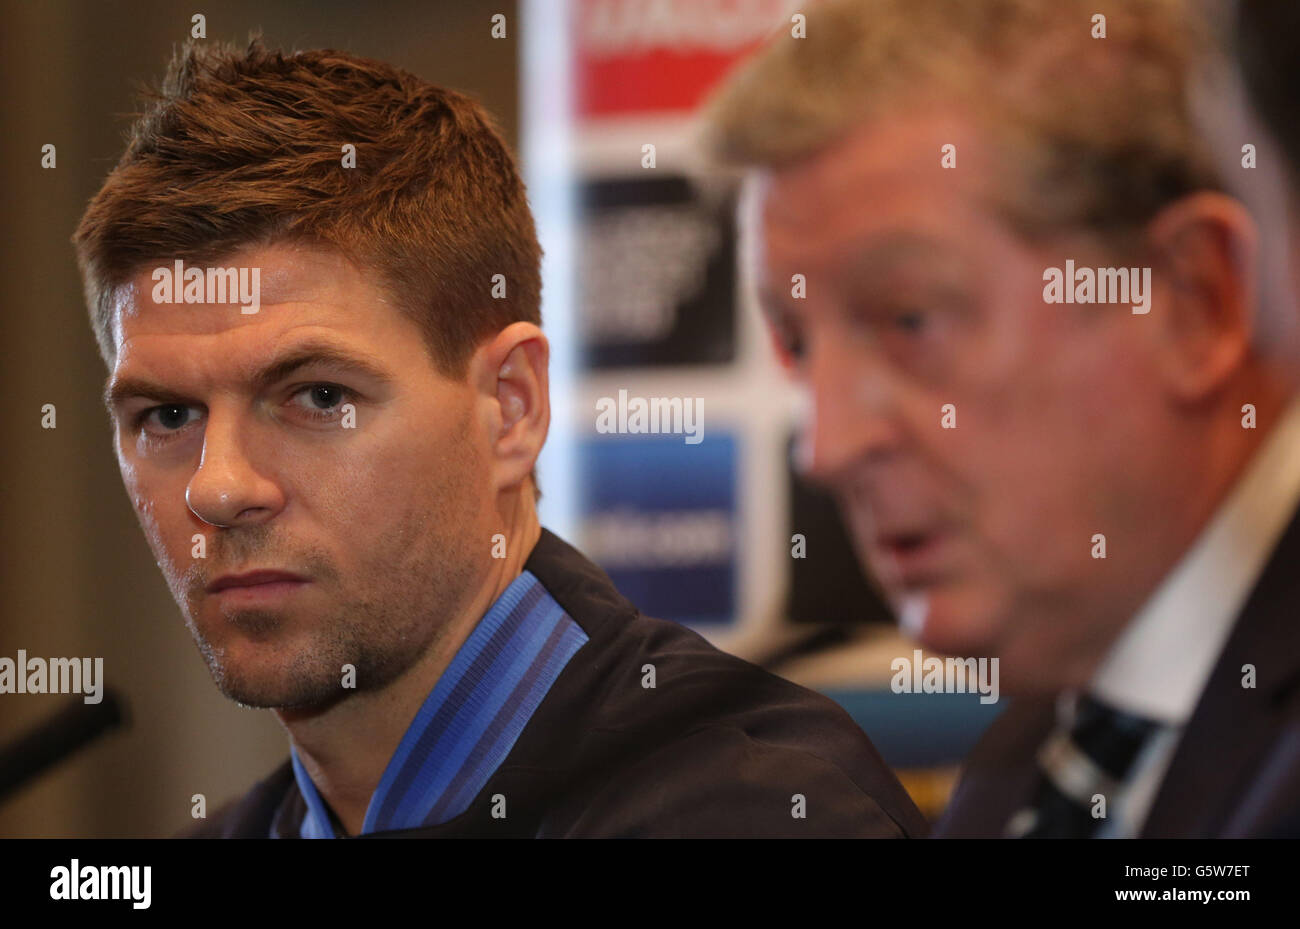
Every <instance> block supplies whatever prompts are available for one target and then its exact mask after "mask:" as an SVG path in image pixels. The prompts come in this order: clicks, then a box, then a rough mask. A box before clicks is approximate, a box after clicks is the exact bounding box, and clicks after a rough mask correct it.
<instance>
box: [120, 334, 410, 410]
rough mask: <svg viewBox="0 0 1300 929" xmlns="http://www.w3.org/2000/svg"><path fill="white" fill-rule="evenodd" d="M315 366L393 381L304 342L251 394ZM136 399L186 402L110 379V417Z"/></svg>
mask: <svg viewBox="0 0 1300 929" xmlns="http://www.w3.org/2000/svg"><path fill="white" fill-rule="evenodd" d="M314 366H321V367H328V368H333V369H335V370H337V371H340V372H344V373H350V374H355V375H359V376H361V377H365V378H369V379H370V380H372V381H376V382H378V383H380V384H391V383H392V380H393V378H392V376H391V375H390V374H389V373H388V372H387V371H386V370H385V369H384V367H383V366H382V365H381V364H380V363H379V362H378V361H375V360H374V359H371V358H367V357H365V356H362V355H357V354H354V353H352V352H351V351H346V350H344V349H341V348H339V347H338V346H337V345H333V344H331V343H329V342H303V343H301V344H299V345H296V346H294V347H293V348H291V349H289V350H288V351H286V352H284V353H283V354H281V355H280V356H278V357H277V358H274V359H272V360H271V361H270V362H269V363H268V364H266V365H265V366H264V367H262V368H261V369H260V370H259V371H258V372H257V373H256V374H254V375H253V377H252V380H251V384H252V387H253V391H254V392H255V393H258V392H261V391H263V390H265V389H266V388H268V387H271V386H273V385H275V384H277V383H279V382H280V381H282V380H284V379H285V378H287V377H289V376H290V375H291V374H293V373H295V372H296V371H299V370H301V369H303V368H307V367H314ZM136 398H145V399H149V400H157V401H159V402H166V401H181V400H186V399H187V398H185V397H183V396H181V395H180V394H179V393H178V392H177V391H176V390H174V389H172V388H170V387H167V386H165V385H163V384H159V383H158V382H156V381H151V380H149V379H148V378H140V377H124V378H121V379H119V380H114V379H112V378H110V379H109V382H108V384H106V385H105V387H104V406H105V407H107V408H108V411H109V412H110V413H112V412H113V411H114V410H115V409H116V407H117V406H119V405H120V404H122V403H123V402H125V401H127V400H131V399H136Z"/></svg>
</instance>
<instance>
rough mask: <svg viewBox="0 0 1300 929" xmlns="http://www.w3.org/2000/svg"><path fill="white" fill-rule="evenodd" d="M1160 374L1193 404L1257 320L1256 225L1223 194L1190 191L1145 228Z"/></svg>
mask: <svg viewBox="0 0 1300 929" xmlns="http://www.w3.org/2000/svg"><path fill="white" fill-rule="evenodd" d="M1145 239H1146V243H1145V244H1146V246H1147V248H1148V249H1149V251H1148V254H1149V255H1150V256H1151V257H1150V260H1151V261H1152V264H1153V269H1152V270H1153V275H1152V276H1153V279H1154V281H1155V286H1154V287H1153V290H1155V294H1153V295H1149V297H1150V298H1151V300H1152V302H1151V305H1150V314H1151V315H1150V316H1149V317H1147V322H1149V323H1150V324H1151V325H1152V326H1153V327H1154V329H1153V331H1152V335H1153V336H1154V338H1155V339H1156V340H1157V357H1158V359H1159V364H1160V372H1161V375H1162V377H1163V380H1164V381H1165V383H1166V384H1167V385H1168V386H1169V388H1170V390H1171V391H1172V394H1173V396H1174V397H1175V398H1177V399H1179V400H1182V401H1184V402H1198V401H1200V400H1203V399H1205V398H1206V397H1208V396H1210V395H1212V394H1213V393H1214V392H1215V391H1216V390H1218V389H1220V388H1221V387H1222V386H1223V385H1224V383H1225V382H1226V381H1227V380H1229V379H1230V378H1231V377H1232V375H1233V374H1234V373H1236V372H1237V371H1238V370H1239V369H1240V367H1241V365H1242V364H1243V362H1244V361H1245V360H1246V359H1247V358H1248V356H1249V355H1250V353H1251V351H1252V345H1251V343H1252V341H1253V339H1254V338H1255V327H1256V326H1257V325H1258V320H1257V318H1256V313H1257V311H1258V307H1257V303H1256V301H1257V298H1258V281H1257V268H1256V264H1257V255H1258V248H1259V241H1258V233H1257V230H1256V226H1255V222H1254V220H1253V219H1252V218H1251V216H1250V214H1249V213H1248V212H1247V210H1246V208H1245V207H1244V206H1242V204H1241V203H1240V202H1238V201H1237V200H1234V199H1233V198H1232V197H1229V196H1227V195H1224V194H1219V193H1213V192H1204V193H1196V194H1193V195H1191V196H1188V197H1183V198H1182V199H1180V200H1178V201H1176V202H1174V203H1172V204H1170V205H1169V206H1167V207H1165V208H1164V209H1163V210H1161V211H1160V213H1159V214H1158V215H1157V216H1156V218H1155V219H1153V220H1152V221H1151V223H1150V224H1149V225H1148V226H1147V230H1146V237H1145Z"/></svg>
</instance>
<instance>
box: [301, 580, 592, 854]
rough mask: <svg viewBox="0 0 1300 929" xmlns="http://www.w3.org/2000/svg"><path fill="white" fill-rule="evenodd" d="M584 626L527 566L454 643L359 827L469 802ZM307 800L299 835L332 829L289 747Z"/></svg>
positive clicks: (393, 825) (438, 814)
mask: <svg viewBox="0 0 1300 929" xmlns="http://www.w3.org/2000/svg"><path fill="white" fill-rule="evenodd" d="M586 641H587V634H586V633H585V632H583V631H582V628H581V627H580V626H579V625H578V624H577V623H576V622H574V621H573V619H571V618H570V617H569V616H568V614H566V613H565V612H564V610H563V609H562V608H561V607H560V605H559V604H558V603H556V602H555V600H554V599H552V597H551V595H550V594H549V593H547V592H546V588H544V587H543V586H542V583H541V581H539V580H538V579H537V578H536V577H535V576H534V575H533V574H532V573H531V572H528V571H525V572H523V573H522V574H521V575H519V577H517V578H515V580H514V581H513V582H512V583H511V584H510V586H509V587H507V588H506V589H505V591H504V592H503V593H502V594H501V596H500V597H499V598H498V599H497V601H496V603H494V604H492V607H491V608H490V609H489V610H488V611H487V613H486V614H484V616H483V619H482V620H480V621H479V624H478V625H477V626H476V627H475V628H474V631H473V632H471V633H470V636H469V638H468V639H466V640H465V644H464V645H462V646H461V647H460V650H459V651H458V652H456V656H455V657H454V658H453V659H452V661H451V664H450V665H449V666H448V667H447V670H446V671H445V672H443V675H442V677H440V678H439V679H438V683H437V684H436V685H435V686H434V688H433V690H432V691H431V692H430V693H429V696H428V697H427V698H426V699H425V701H424V704H423V705H422V706H421V707H420V711H419V712H418V713H416V714H415V719H414V720H413V721H412V722H411V725H410V727H409V728H407V730H406V734H405V735H404V736H403V737H402V741H401V743H400V744H399V745H398V746H397V751H396V752H394V753H393V757H392V758H391V759H389V762H388V767H387V768H385V769H384V775H383V777H381V778H380V779H379V786H378V787H377V788H375V792H374V794H373V795H372V796H371V798H370V806H369V807H368V808H367V809H366V818H365V821H364V823H363V824H362V827H361V831H362V833H368V832H384V831H388V830H393V829H414V828H417V827H420V826H433V825H437V824H439V823H444V822H447V821H448V820H450V819H453V818H455V817H456V816H459V815H460V814H461V813H463V812H465V810H466V809H468V808H469V805H470V803H471V801H473V799H474V797H475V796H476V795H477V794H478V792H479V791H480V790H482V789H483V785H485V784H486V783H487V782H488V779H489V778H490V777H491V776H492V774H493V773H494V772H495V771H496V769H497V768H498V767H500V765H501V762H502V761H504V760H505V757H506V755H508V754H509V753H510V749H511V748H512V747H513V746H514V744H515V741H516V740H517V739H518V738H519V735H520V733H522V732H523V731H524V726H526V725H527V724H528V720H529V719H530V718H532V715H533V713H534V712H535V711H536V709H537V707H538V705H539V704H541V702H542V699H543V698H544V697H545V696H546V694H547V692H548V691H549V690H550V689H551V685H552V684H554V683H555V679H556V678H558V677H559V676H560V672H561V671H563V670H564V667H565V665H567V664H568V663H569V659H570V658H572V657H573V655H574V653H575V652H576V651H577V650H578V649H580V648H581V647H582V646H583V645H584V644H585V643H586ZM290 755H291V757H292V760H293V774H294V778H295V780H297V782H298V789H299V791H301V793H302V796H303V799H304V800H305V801H306V804H307V815H306V816H304V817H303V821H302V826H301V827H300V829H299V835H300V836H301V837H302V838H304V839H319V838H335V833H334V828H333V825H332V823H331V820H330V816H329V811H328V809H327V808H326V806H325V803H324V801H323V800H321V797H320V794H319V793H318V792H317V790H316V785H315V784H313V783H312V780H311V777H310V776H309V775H308V774H307V771H306V770H305V769H304V768H303V766H302V762H300V761H299V760H298V753H297V751H295V750H293V749H292V748H291V749H290Z"/></svg>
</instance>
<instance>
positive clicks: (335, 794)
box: [274, 482, 541, 836]
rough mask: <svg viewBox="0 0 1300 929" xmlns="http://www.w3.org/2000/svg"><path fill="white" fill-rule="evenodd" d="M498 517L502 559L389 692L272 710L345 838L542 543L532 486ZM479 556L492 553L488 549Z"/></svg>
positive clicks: (512, 495) (492, 560) (505, 498)
mask: <svg viewBox="0 0 1300 929" xmlns="http://www.w3.org/2000/svg"><path fill="white" fill-rule="evenodd" d="M496 515H497V517H498V520H497V525H495V526H494V527H492V528H490V529H489V531H488V534H487V535H488V538H489V539H490V538H491V537H492V536H494V535H495V534H496V533H501V535H503V536H504V537H505V542H504V547H505V557H504V558H499V557H489V558H488V559H487V560H486V563H485V564H484V565H483V566H482V572H483V575H484V576H483V579H482V581H481V583H480V584H479V586H478V587H477V588H476V589H475V592H474V593H473V595H472V596H471V597H470V598H469V600H468V602H466V603H464V604H463V605H462V606H461V607H460V608H459V609H457V610H455V611H454V613H453V615H452V616H450V617H449V618H448V619H447V621H446V623H445V628H444V629H443V630H442V632H441V634H439V635H437V636H436V637H435V638H434V640H433V643H432V644H431V645H430V647H429V648H428V650H427V651H426V652H425V653H424V654H423V655H422V656H421V657H420V658H419V659H418V660H417V661H416V663H415V664H414V665H413V666H412V667H411V668H410V669H408V670H407V671H406V672H405V673H403V674H401V675H400V676H399V677H398V678H397V679H396V680H394V681H392V682H391V683H390V684H388V685H387V686H386V687H383V688H381V689H379V690H373V691H362V690H358V691H356V692H354V693H352V694H350V695H349V696H348V697H346V698H345V699H343V700H340V701H338V702H337V703H334V704H332V705H330V706H328V707H326V708H324V709H320V708H312V709H278V710H275V711H274V712H275V714H276V717H277V718H278V719H279V720H280V723H281V725H283V726H284V728H285V730H286V731H287V732H288V733H289V740H290V742H291V743H292V744H293V747H294V748H295V750H296V751H297V753H298V758H299V760H300V761H301V762H302V765H303V767H304V768H305V769H306V771H307V773H308V774H309V775H310V776H311V779H312V783H313V784H314V785H315V786H316V790H317V791H318V792H319V793H320V795H321V799H322V800H324V801H325V803H326V804H327V805H328V806H329V808H330V809H331V810H332V811H333V812H334V815H335V816H337V817H338V819H339V822H340V823H341V824H342V826H343V829H344V831H345V832H346V833H347V834H348V835H350V836H351V835H359V834H360V832H361V828H362V825H363V824H364V822H365V816H366V810H367V809H368V808H369V806H370V798H371V797H372V796H373V795H374V792H375V789H376V788H377V787H378V786H379V781H380V778H382V777H383V774H384V770H385V768H387V766H388V762H389V760H390V759H391V758H392V757H393V754H394V753H395V752H396V751H397V746H398V745H399V744H400V743H401V740H402V737H403V736H404V735H405V734H406V730H407V729H408V728H409V727H410V725H411V721H412V720H413V719H414V718H415V714H416V713H417V712H418V711H419V709H420V707H421V706H422V705H423V703H424V701H425V700H426V699H427V698H428V696H429V693H430V692H431V691H432V690H433V688H434V686H435V685H436V684H437V683H438V679H439V678H440V677H442V675H443V673H444V672H445V671H446V670H447V667H448V665H450V664H451V661H452V659H453V658H454V657H455V655H456V652H457V651H459V650H460V647H461V646H462V645H464V644H465V640H466V639H468V638H469V635H470V633H471V632H473V630H474V627H475V626H477V625H478V622H479V620H480V619H482V618H483V615H484V614H485V613H486V612H487V611H488V609H490V608H491V606H492V604H493V603H495V602H496V600H497V599H498V598H499V597H500V596H501V594H502V593H503V592H504V591H505V589H506V588H507V587H508V586H510V584H511V582H512V581H514V580H515V578H517V577H519V575H520V574H521V573H522V572H523V568H524V563H525V562H526V561H527V560H528V556H529V554H530V553H531V552H532V550H533V547H534V546H535V545H536V544H537V540H538V539H539V538H540V537H541V524H540V523H539V522H538V520H537V511H536V507H535V506H534V503H533V491H532V487H531V482H525V484H524V486H523V487H522V489H517V490H515V491H511V492H509V493H508V494H503V495H502V498H501V499H500V500H499V501H498V507H497V514H496ZM498 541H499V540H498ZM484 550H485V552H488V551H492V550H493V546H492V543H491V542H486V543H485V548H484ZM495 551H498V552H499V551H500V546H496V547H495Z"/></svg>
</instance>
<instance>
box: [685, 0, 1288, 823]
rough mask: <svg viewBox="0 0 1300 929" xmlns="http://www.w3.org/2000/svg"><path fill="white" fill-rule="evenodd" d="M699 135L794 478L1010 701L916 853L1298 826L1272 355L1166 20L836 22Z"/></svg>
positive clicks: (1177, 12)
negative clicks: (803, 414)
mask: <svg viewBox="0 0 1300 929" xmlns="http://www.w3.org/2000/svg"><path fill="white" fill-rule="evenodd" d="M806 34H807V38H806V39H797V38H788V37H778V38H777V39H776V40H775V41H774V42H773V43H772V45H771V46H770V47H769V48H768V49H767V50H766V51H765V52H764V53H762V54H761V55H760V56H759V57H757V58H756V59H755V60H754V61H753V62H752V63H750V64H749V65H748V66H747V67H745V68H744V69H742V70H741V71H740V72H739V73H738V74H737V75H736V76H735V77H734V78H733V79H732V80H731V81H730V82H729V84H728V86H727V87H726V88H725V89H724V91H723V92H722V93H721V95H720V96H719V98H718V99H717V100H716V101H714V103H713V105H712V107H711V111H710V113H709V114H708V116H709V118H708V121H707V125H708V126H709V130H708V134H707V142H708V145H709V147H710V149H711V150H712V152H713V153H714V154H715V155H716V156H717V157H719V158H720V159H722V160H724V161H727V162H730V163H731V164H736V165H740V166H743V167H745V168H748V169H749V175H748V179H747V184H746V188H747V189H746V195H747V205H748V209H749V211H750V224H749V228H750V232H751V233H752V240H751V246H752V248H753V264H754V266H755V267H756V269H757V273H758V281H757V283H758V285H759V288H760V294H761V299H762V302H763V306H764V308H765V311H766V314H767V316H768V318H769V320H770V322H771V328H772V331H773V334H774V336H775V340H776V342H777V343H778V345H779V349H780V354H781V356H782V358H783V360H784V362H785V363H786V364H787V365H788V367H789V369H790V370H791V372H792V373H793V374H794V376H795V377H796V378H797V379H798V380H799V381H800V382H801V383H802V384H803V385H805V386H806V388H807V389H808V391H809V392H810V394H811V399H812V406H813V409H814V415H813V419H812V422H811V424H810V425H809V428H808V435H807V437H806V452H807V454H806V456H805V460H806V465H807V468H808V469H809V471H810V473H811V474H812V475H813V476H814V477H816V478H818V479H820V480H821V481H823V482H825V483H826V484H827V485H829V486H830V487H832V488H833V489H834V490H835V491H836V492H837V494H838V496H839V498H840V500H841V502H842V506H843V508H844V510H845V512H846V514H847V517H848V519H849V520H850V522H851V523H852V525H853V526H854V528H855V533H856V536H857V539H858V542H859V544H860V547H861V550H862V553H863V555H864V557H865V559H866V561H867V562H868V564H869V566H870V567H871V568H872V569H873V570H874V571H875V572H876V573H877V575H878V576H879V577H881V578H882V580H883V581H884V582H885V584H886V585H887V586H888V588H889V590H890V591H891V594H892V596H893V598H894V601H895V603H896V605H897V609H898V612H899V614H900V616H901V618H902V621H903V623H904V625H905V627H907V628H908V630H909V631H911V632H912V633H914V634H915V635H916V636H918V637H919V639H920V641H921V643H922V644H923V645H924V646H925V647H926V648H929V649H934V650H936V651H939V652H945V653H949V654H952V655H956V656H963V657H968V658H976V657H983V656H995V657H998V658H999V659H1000V673H1001V684H1002V689H1003V690H1004V691H1005V692H1007V693H1011V694H1014V697H1013V699H1012V700H1011V705H1010V706H1009V707H1008V708H1007V709H1006V710H1005V711H1004V712H1003V713H1002V715H1001V716H1000V717H999V719H998V720H997V721H996V722H995V723H994V724H993V726H992V727H991V729H990V730H989V732H988V733H987V734H986V737H985V738H984V739H983V740H982V742H981V743H980V745H979V746H978V747H977V748H976V750H975V751H974V752H973V754H972V756H971V757H970V758H969V760H968V764H967V766H966V770H965V772H964V775H963V778H962V780H961V782H960V784H959V786H958V788H957V790H956V792H955V795H954V797H953V800H952V803H951V805H950V808H949V811H948V813H947V814H946V815H945V818H944V820H943V822H941V823H940V824H939V826H938V829H937V831H938V833H939V834H943V835H950V836H1003V835H1010V836H1034V837H1048V836H1077V837H1082V836H1137V835H1141V836H1218V835H1250V834H1258V833H1260V832H1264V831H1267V830H1268V828H1269V827H1270V824H1272V823H1273V822H1274V821H1275V820H1276V818H1277V816H1278V815H1279V813H1280V811H1282V810H1284V809H1286V808H1287V807H1289V806H1290V805H1291V804H1293V803H1294V802H1295V800H1296V798H1297V797H1300V751H1297V734H1298V733H1300V729H1298V728H1297V727H1298V725H1300V624H1297V623H1296V622H1295V615H1296V612H1297V609H1300V572H1297V571H1296V569H1295V565H1296V563H1297V562H1300V520H1297V518H1296V515H1295V514H1296V509H1297V504H1298V503H1300V454H1297V453H1296V449H1297V448H1298V447H1300V405H1298V404H1297V402H1296V400H1295V395H1296V377H1297V367H1300V366H1297V365H1296V364H1295V356H1294V355H1293V354H1292V352H1293V349H1291V348H1290V346H1291V345H1293V344H1294V329H1295V320H1294V319H1293V318H1292V317H1291V315H1290V314H1289V313H1286V312H1283V311H1281V310H1280V309H1279V307H1278V305H1277V304H1274V303H1268V302H1262V301H1260V300H1258V299H1257V288H1258V282H1257V277H1256V263H1257V234H1256V228H1255V225H1254V223H1253V221H1252V219H1251V217H1250V216H1249V215H1248V213H1247V212H1246V210H1245V209H1244V208H1243V207H1242V205H1241V204H1240V203H1239V202H1238V201H1237V200H1235V199H1233V198H1232V197H1230V196H1228V195H1225V194H1224V193H1223V192H1222V191H1221V183H1220V177H1219V176H1218V173H1217V172H1216V170H1215V167H1214V161H1213V159H1212V158H1211V157H1210V156H1209V155H1208V153H1207V152H1206V150H1205V147H1204V146H1203V145H1202V144H1201V143H1200V142H1199V141H1198V138H1197V136H1196V134H1195V132H1194V131H1193V126H1192V120H1191V118H1190V115H1189V113H1188V107H1187V100H1186V98H1187V85H1188V83H1189V80H1190V74H1191V71H1192V63H1193V61H1194V59H1195V58H1196V56H1197V55H1199V54H1201V50H1202V48H1203V46H1204V43H1205V41H1206V40H1205V38H1204V35H1203V30H1202V29H1201V28H1199V24H1198V22H1197V20H1196V18H1195V17H1194V15H1193V11H1192V9H1191V8H1190V6H1189V4H1187V3H1183V2H1176V0H1137V2H1133V3H1126V4H1121V5H1116V6H1115V7H1114V8H1112V10H1110V11H1108V15H1106V16H1102V15H1100V14H1098V12H1097V8H1096V5H1095V4H1089V3H1084V2H1080V0H1058V2H1053V3H1043V2H1041V0H963V2H954V0H875V2H872V0H855V2H834V3H828V4H825V5H819V6H816V7H813V8H811V9H810V10H809V11H808V12H807V23H806Z"/></svg>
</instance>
